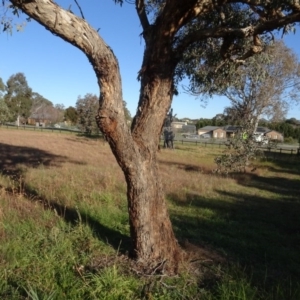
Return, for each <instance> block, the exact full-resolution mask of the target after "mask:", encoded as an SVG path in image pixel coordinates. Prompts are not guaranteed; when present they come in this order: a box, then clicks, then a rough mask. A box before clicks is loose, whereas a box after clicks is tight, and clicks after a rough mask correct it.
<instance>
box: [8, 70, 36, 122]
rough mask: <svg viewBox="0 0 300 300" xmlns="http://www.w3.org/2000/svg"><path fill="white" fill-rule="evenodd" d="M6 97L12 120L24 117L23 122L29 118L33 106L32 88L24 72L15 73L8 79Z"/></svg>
mask: <svg viewBox="0 0 300 300" xmlns="http://www.w3.org/2000/svg"><path fill="white" fill-rule="evenodd" d="M4 99H5V102H6V104H7V106H8V108H9V111H10V113H11V116H12V118H13V119H12V120H17V119H19V118H22V120H23V122H24V121H26V120H27V118H28V117H29V116H30V109H31V106H32V90H31V88H30V87H29V86H28V83H27V80H26V77H25V75H24V74H23V73H17V74H14V75H12V76H10V78H9V79H8V80H7V83H6V94H5V96H4Z"/></svg>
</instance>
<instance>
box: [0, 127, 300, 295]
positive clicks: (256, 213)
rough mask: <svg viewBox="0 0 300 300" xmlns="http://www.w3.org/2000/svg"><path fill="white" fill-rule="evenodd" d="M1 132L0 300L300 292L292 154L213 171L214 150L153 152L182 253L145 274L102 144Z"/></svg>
mask: <svg viewBox="0 0 300 300" xmlns="http://www.w3.org/2000/svg"><path fill="white" fill-rule="evenodd" d="M1 133H2V141H1V143H0V153H1V154H0V158H1V163H0V167H1V170H2V171H1V174H0V299H34V300H36V299H47V300H50V299H55V300H56V299H58V300H59V299H163V300H165V299H170V300H171V299H172V300H173V299H204V300H205V299H220V300H221V299H222V300H223V299H224V300H231V299H245V300H250V299H255V300H256V299H262V300H264V299H267V300H268V299H270V300H271V299H272V300H285V299H292V300H294V299H295V300H296V299H300V256H299V253H300V230H299V228H300V218H299V214H300V196H299V194H300V193H299V189H300V172H299V169H300V160H299V158H298V157H296V156H293V157H291V156H284V155H283V156H281V159H277V160H275V159H274V157H272V158H268V159H267V160H265V161H262V162H256V168H257V169H256V171H254V172H248V173H243V174H231V175H230V176H228V177H221V176H216V175H214V174H212V169H213V168H214V164H213V160H214V157H215V156H216V155H217V154H218V153H219V151H222V149H220V150H219V148H217V147H215V148H213V147H195V146H189V145H179V146H178V147H177V148H176V149H175V150H174V151H173V150H161V152H160V153H159V162H160V171H161V175H162V179H163V182H164V187H165V191H166V198H167V200H168V204H169V210H170V215H171V220H172V223H173V228H174V230H175V234H176V237H177V238H178V240H179V242H180V244H181V245H182V247H183V249H184V250H185V251H186V253H187V259H186V261H184V262H183V264H182V267H181V272H180V274H179V275H178V276H175V277H166V276H162V277H160V276H148V277H147V276H140V275H139V274H138V273H137V271H136V270H135V268H134V264H132V263H131V262H130V261H129V260H128V258H127V251H128V249H129V247H130V239H129V226H128V213H127V204H126V184H125V181H124V177H123V175H122V173H121V172H120V170H119V167H118V166H117V164H116V162H115V160H114V158H113V156H112V154H111V152H110V150H109V148H108V147H107V144H103V143H102V142H99V141H97V140H94V139H86V138H84V137H71V138H70V137H67V136H64V135H62V136H57V135H55V134H53V135H51V134H43V135H42V134H39V135H38V139H37V133H34V132H32V133H27V132H26V136H23V135H24V133H22V132H20V131H19V132H18V131H17V130H16V131H10V130H8V131H1ZM6 133H7V136H6V135H5V134H6ZM14 134H15V135H14ZM43 137H44V138H43ZM43 139H44V140H43ZM51 143H53V144H51ZM8 145H9V148H7V147H8ZM31 145H35V146H34V147H33V146H31ZM53 145H55V147H53ZM7 149H9V151H7ZM4 150H5V151H4ZM22 157H24V159H23V158H22Z"/></svg>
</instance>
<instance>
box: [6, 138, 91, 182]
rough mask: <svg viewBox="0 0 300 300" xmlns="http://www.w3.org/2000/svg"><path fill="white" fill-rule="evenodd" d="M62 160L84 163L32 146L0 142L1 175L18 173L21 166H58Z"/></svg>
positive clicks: (20, 171)
mask: <svg viewBox="0 0 300 300" xmlns="http://www.w3.org/2000/svg"><path fill="white" fill-rule="evenodd" d="M64 162H71V163H73V164H78V165H84V164H85V163H83V162H80V161H77V160H72V159H70V158H68V157H67V156H62V155H56V154H53V153H51V152H48V151H44V150H41V149H38V148H34V147H24V146H12V145H8V144H3V143H0V173H1V174H2V175H9V176H13V175H20V174H21V173H22V170H21V166H20V165H22V166H24V167H28V168H37V167H39V166H40V165H43V166H46V167H48V166H55V167H59V166H61V165H62V164H63V163H64Z"/></svg>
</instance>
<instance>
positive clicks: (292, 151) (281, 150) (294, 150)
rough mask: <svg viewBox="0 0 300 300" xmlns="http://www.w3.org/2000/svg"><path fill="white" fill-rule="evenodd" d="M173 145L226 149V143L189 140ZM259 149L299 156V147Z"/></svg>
mask: <svg viewBox="0 0 300 300" xmlns="http://www.w3.org/2000/svg"><path fill="white" fill-rule="evenodd" d="M174 143H176V144H181V145H184V144H193V145H194V146H198V145H199V146H204V147H207V146H210V145H211V146H212V147H215V146H216V147H218V148H221V147H228V144H227V143H226V142H222V143H214V142H208V141H205V142H204V141H191V140H188V141H187V140H183V139H181V140H176V139H175V140H174ZM258 148H259V149H261V150H263V151H265V152H267V153H269V154H271V153H274V154H291V155H295V154H298V155H300V147H299V148H291V149H286V148H278V147H267V146H266V147H258Z"/></svg>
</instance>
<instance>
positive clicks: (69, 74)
mask: <svg viewBox="0 0 300 300" xmlns="http://www.w3.org/2000/svg"><path fill="white" fill-rule="evenodd" d="M56 2H57V3H58V4H60V5H61V6H62V7H64V8H68V7H69V5H70V4H71V5H72V7H71V9H72V10H73V11H74V12H76V13H77V12H78V9H77V7H76V5H75V2H74V1H73V0H68V1H66V0H60V1H56ZM79 3H80V4H81V7H82V9H83V13H84V16H85V19H86V20H87V21H88V22H89V23H90V24H91V25H92V26H93V27H94V28H95V29H98V28H100V30H99V33H100V35H101V36H102V37H103V38H104V40H105V41H106V43H107V44H108V45H109V46H110V47H111V48H112V49H113V51H114V53H115V54H116V56H117V57H118V60H119V64H120V69H121V75H122V84H123V98H124V100H125V101H126V102H127V106H128V109H129V110H130V112H131V114H132V115H134V113H135V111H136V106H137V102H138V97H139V89H140V87H139V82H138V81H137V72H138V71H139V69H140V67H141V63H142V57H143V49H144V45H143V41H142V39H141V37H140V34H141V32H142V29H141V27H140V25H139V20H138V18H137V15H136V12H135V8H134V6H133V5H129V4H126V3H125V4H124V5H123V7H120V6H118V5H115V4H114V2H113V0H102V1H92V0H85V1H79ZM14 21H15V23H17V22H21V20H17V19H15V20H14ZM285 41H286V44H287V45H288V46H289V47H291V48H293V49H294V51H295V52H296V53H297V54H298V57H299V59H300V28H298V29H297V32H296V34H295V35H294V34H291V35H290V36H287V37H286V38H285ZM0 45H1V56H0V77H1V78H2V79H3V81H4V82H6V81H7V79H8V78H9V76H11V75H12V74H15V73H17V72H22V73H24V74H25V76H26V78H27V81H28V83H29V86H30V87H31V88H32V89H33V90H34V91H35V92H38V93H39V94H41V95H43V96H44V97H45V98H47V99H49V100H50V101H52V102H53V103H54V104H58V103H62V104H64V105H65V107H68V106H75V103H76V100H77V98H78V96H79V95H81V96H84V95H85V94H86V93H94V94H97V95H98V94H99V88H98V85H97V82H96V77H95V75H94V72H93V69H92V67H91V65H90V63H89V62H88V60H87V58H86V57H85V55H84V54H83V53H81V52H80V51H79V50H78V49H76V48H75V47H74V46H72V45H69V44H67V43H66V42H64V41H63V40H61V39H60V38H58V37H56V36H54V35H53V34H51V33H50V32H48V31H47V30H45V28H44V27H42V26H41V25H39V24H38V23H36V22H35V21H31V22H29V23H27V25H26V26H25V28H24V30H23V31H22V32H14V33H13V35H9V34H6V33H5V32H4V33H3V32H1V33H0ZM225 106H229V102H228V100H227V99H226V98H224V97H214V98H212V99H210V100H209V102H208V104H207V105H206V107H203V103H202V102H201V101H200V100H199V99H196V98H195V97H192V96H190V95H187V94H186V93H184V92H182V91H181V92H180V94H179V95H178V96H176V97H174V100H173V104H172V107H173V109H174V113H176V114H177V117H179V118H183V117H189V118H193V119H196V118H212V117H213V116H215V115H216V114H217V113H222V112H223V109H224V107H225ZM287 117H288V118H290V117H296V118H297V119H300V105H299V106H295V107H293V108H291V109H290V111H289V113H288V116H287Z"/></svg>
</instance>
